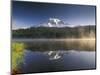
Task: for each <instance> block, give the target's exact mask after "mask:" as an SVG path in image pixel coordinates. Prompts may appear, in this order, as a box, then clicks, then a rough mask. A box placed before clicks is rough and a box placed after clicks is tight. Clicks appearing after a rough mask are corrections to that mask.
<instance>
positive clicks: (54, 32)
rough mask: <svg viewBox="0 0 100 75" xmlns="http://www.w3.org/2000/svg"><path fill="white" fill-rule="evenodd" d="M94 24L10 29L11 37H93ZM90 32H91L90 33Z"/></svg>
mask: <svg viewBox="0 0 100 75" xmlns="http://www.w3.org/2000/svg"><path fill="white" fill-rule="evenodd" d="M95 28H96V27H95V26H79V27H73V28H71V27H65V28H56V27H31V28H28V29H19V30H13V31H12V37H13V38H80V37H83V36H86V37H90V36H93V37H95V31H96V30H95ZM91 33H92V34H91Z"/></svg>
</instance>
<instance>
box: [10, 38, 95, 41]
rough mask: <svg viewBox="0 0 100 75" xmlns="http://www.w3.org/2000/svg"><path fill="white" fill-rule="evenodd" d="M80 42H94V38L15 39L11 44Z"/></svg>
mask: <svg viewBox="0 0 100 75" xmlns="http://www.w3.org/2000/svg"><path fill="white" fill-rule="evenodd" d="M81 40H84V41H85V40H87V41H95V38H59V39H58V38H57V39H56V38H15V39H12V40H11V41H12V42H17V41H18V42H21V41H23V42H24V41H30V42H32V41H81Z"/></svg>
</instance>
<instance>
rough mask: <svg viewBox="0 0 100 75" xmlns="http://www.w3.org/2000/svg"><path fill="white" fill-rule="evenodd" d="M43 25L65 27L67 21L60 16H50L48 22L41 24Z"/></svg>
mask: <svg viewBox="0 0 100 75" xmlns="http://www.w3.org/2000/svg"><path fill="white" fill-rule="evenodd" d="M40 26H41V27H64V26H65V23H64V22H63V21H62V20H60V19H58V18H49V19H48V20H47V22H45V23H43V24H41V25H40Z"/></svg>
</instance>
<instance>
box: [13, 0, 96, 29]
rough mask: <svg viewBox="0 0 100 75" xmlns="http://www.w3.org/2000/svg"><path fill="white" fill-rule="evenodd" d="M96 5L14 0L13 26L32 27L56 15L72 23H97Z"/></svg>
mask: <svg viewBox="0 0 100 75" xmlns="http://www.w3.org/2000/svg"><path fill="white" fill-rule="evenodd" d="M95 10H96V7H95V6H89V5H88V6H84V5H68V4H46V3H36V2H35V3H34V2H21V1H13V6H12V22H13V23H12V24H13V25H14V26H13V27H19V28H20V27H30V26H35V25H38V24H40V23H43V22H45V21H47V20H48V19H49V18H52V17H55V18H59V19H61V20H63V21H64V22H65V23H69V24H71V25H95Z"/></svg>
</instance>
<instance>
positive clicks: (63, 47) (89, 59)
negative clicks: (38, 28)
mask: <svg viewBox="0 0 100 75" xmlns="http://www.w3.org/2000/svg"><path fill="white" fill-rule="evenodd" d="M15 42H19V41H15ZM21 42H23V43H24V44H25V45H26V49H25V56H24V62H23V63H22V64H21V73H39V72H54V71H70V70H85V69H86V70H87V69H95V68H96V62H95V54H96V53H95V41H94V40H92V41H91V40H85V42H84V41H83V40H81V41H80V40H77V41H75V40H74V41H73V40H71V41H68V40H67V41H50V40H49V41H47V40H46V41H40V40H39V41H21Z"/></svg>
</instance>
